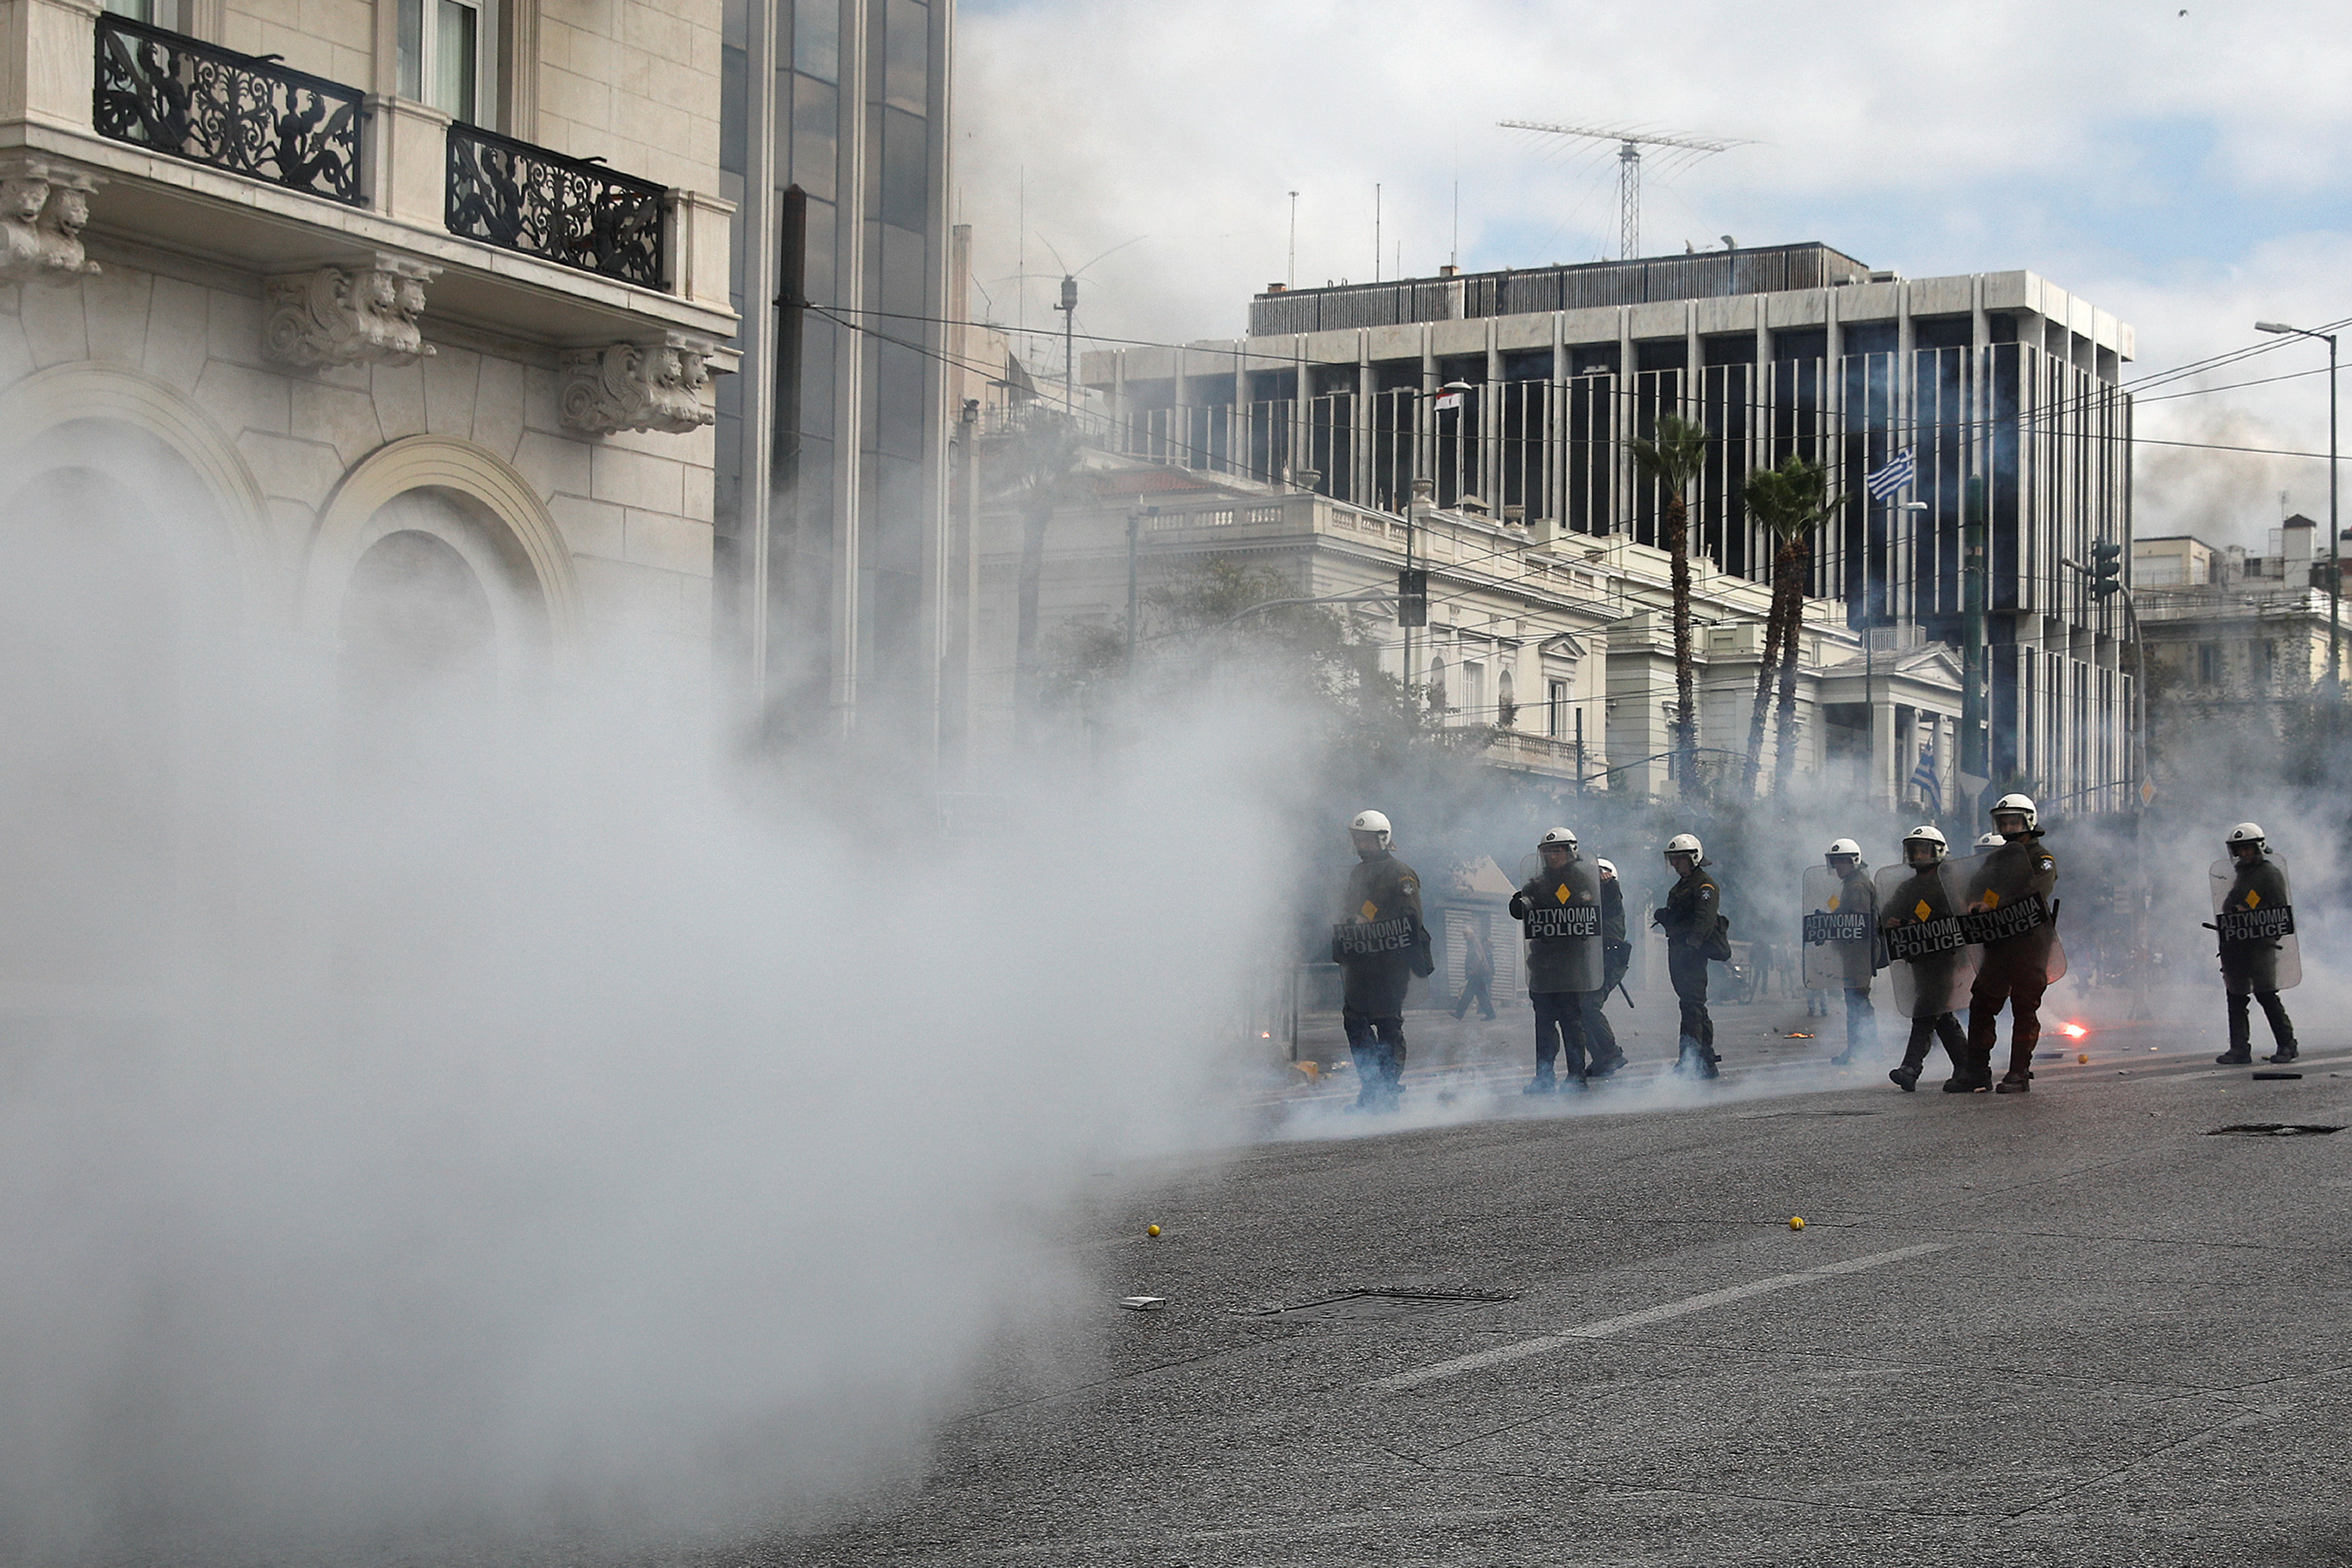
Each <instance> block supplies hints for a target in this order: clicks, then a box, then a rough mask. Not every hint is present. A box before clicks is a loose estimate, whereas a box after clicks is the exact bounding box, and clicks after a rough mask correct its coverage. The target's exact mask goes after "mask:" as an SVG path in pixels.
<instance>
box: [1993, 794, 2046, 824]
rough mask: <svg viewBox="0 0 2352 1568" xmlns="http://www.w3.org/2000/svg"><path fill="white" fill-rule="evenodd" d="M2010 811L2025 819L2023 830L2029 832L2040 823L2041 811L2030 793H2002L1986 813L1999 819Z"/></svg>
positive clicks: (2009, 813)
mask: <svg viewBox="0 0 2352 1568" xmlns="http://www.w3.org/2000/svg"><path fill="white" fill-rule="evenodd" d="M2012 813H2014V814H2015V815H2017V816H2021V817H2023V818H2024V819H2025V831H2027V832H2029V833H2030V832H2032V831H2033V830H2034V829H2036V828H2038V827H2040V826H2041V825H2042V812H2041V810H2040V809H2039V808H2037V807H2036V806H2035V805H2034V804H2033V797H2032V796H2031V795H2017V794H2009V795H2003V796H2002V797H2001V798H2000V800H1995V801H1994V802H1993V803H1992V810H1990V811H1989V812H1987V813H1986V815H1988V816H1990V817H1991V818H1992V819H1993V820H1994V821H2000V819H2001V818H2002V817H2004V816H2008V815H2011V814H2012Z"/></svg>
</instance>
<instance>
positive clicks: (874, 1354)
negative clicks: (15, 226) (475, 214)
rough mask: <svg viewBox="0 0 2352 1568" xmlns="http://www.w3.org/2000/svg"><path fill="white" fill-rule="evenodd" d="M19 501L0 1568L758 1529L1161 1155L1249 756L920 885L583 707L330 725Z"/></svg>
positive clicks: (1262, 794) (814, 824)
mask: <svg viewBox="0 0 2352 1568" xmlns="http://www.w3.org/2000/svg"><path fill="white" fill-rule="evenodd" d="M76 483H79V484H80V486H81V488H80V489H79V490H77V489H76V487H75V483H68V484H67V485H66V486H65V487H64V490H62V491H59V490H55V489H54V488H53V491H52V492H50V493H45V495H44V497H43V500H42V504H40V505H29V504H28V505H26V506H23V507H18V508H16V510H15V511H14V512H13V513H12V516H11V517H10V518H9V519H8V520H7V522H6V524H5V532H0V546H4V547H5V551H6V558H5V559H6V569H5V571H0V596H5V604H0V637H5V640H6V643H7V647H6V653H7V655H8V656H7V657H6V658H5V661H0V666H4V667H0V691H4V692H5V712H6V714H7V716H8V717H7V722H6V723H5V725H0V810H5V813H6V822H5V831H0V853H5V856H6V857H7V862H6V868H5V870H6V885H7V886H8V888H9V890H10V894H11V896H10V898H9V900H8V901H7V908H8V913H7V920H8V927H7V950H6V952H5V955H0V962H5V966H6V970H7V973H6V980H7V986H8V994H9V997H10V1005H9V1012H10V1034H9V1037H8V1038H7V1040H5V1043H0V1117H5V1127H4V1128H0V1190H5V1192H6V1193H7V1195H8V1197H7V1200H6V1202H5V1207H0V1323H5V1330H6V1333H5V1340H0V1408H5V1410H6V1411H7V1412H8V1415H7V1418H6V1420H5V1422H0V1557H5V1559H6V1560H7V1561H10V1562H15V1563H43V1562H51V1561H57V1562H94V1561H121V1560H168V1561H172V1562H174V1563H205V1562H210V1561H215V1560H222V1561H226V1560H235V1561H236V1562H239V1563H248V1562H265V1561H267V1562H276V1561H295V1560H304V1561H318V1560H321V1554H323V1555H324V1556H327V1557H331V1558H332V1560H335V1561H340V1562H363V1561H371V1560H376V1559H377V1558H378V1557H379V1556H380V1557H381V1558H382V1559H383V1560H386V1561H392V1560H398V1561H411V1560H414V1558H413V1555H412V1554H413V1552H415V1550H417V1549H419V1546H420V1543H421V1542H435V1541H440V1542H457V1543H458V1544H457V1546H455V1547H452V1548H450V1550H451V1551H452V1552H453V1553H455V1554H459V1555H462V1554H463V1552H464V1551H465V1550H467V1549H468V1548H469V1547H470V1546H471V1545H478V1544H480V1543H484V1542H519V1541H522V1540H525V1539H539V1540H550V1539H554V1540H566V1541H574V1542H582V1543H584V1545H585V1547H586V1548H589V1549H593V1548H594V1547H596V1546H598V1545H600V1544H604V1545H610V1544H614V1543H620V1544H628V1543H633V1542H645V1541H648V1540H656V1539H682V1538H684V1537H686V1536H688V1535H689V1534H691V1533H692V1532H693V1531H698V1530H703V1531H709V1530H716V1531H742V1530H750V1529H754V1528H759V1527H762V1526H766V1525H772V1524H775V1523H779V1522H782V1523H785V1524H789V1523H791V1522H793V1521H798V1520H804V1519H806V1518H808V1517H812V1516H813V1513H812V1511H814V1510H818V1509H820V1508H821V1507H822V1505H823V1504H824V1501H825V1500H827V1499H829V1498H832V1497H835V1496H836V1495H838V1494H839V1493H840V1492H841V1491H843V1490H845V1489H850V1488H854V1487H855V1486H856V1485H857V1484H859V1483H861V1482H863V1481H866V1480H869V1479H871V1478H872V1477H873V1476H874V1475H875V1474H877V1473H878V1472H880V1471H883V1470H895V1469H903V1468H904V1467H906V1466H907V1465H908V1464H911V1463H919V1459H920V1456H921V1451H922V1446H923V1443H924V1441H925V1439H926V1437H927V1436H928V1434H929V1432H930V1430H931V1429H932V1428H933V1427H934V1425H935V1423H936V1422H937V1420H938V1419H939V1418H940V1416H942V1414H943V1413H944V1412H945V1411H946V1410H948V1409H949V1407H950V1406H951V1405H952V1404H953V1403H954V1401H955V1400H956V1399H957V1398H958V1397H959V1396H960V1395H961V1392H962V1390H963V1389H964V1387H965V1386H966V1385H967V1383H968V1380H969V1378H970V1376H971V1373H972V1370H973V1368H974V1366H975V1364H976V1363H977V1362H978V1361H979V1359H980V1358H982V1356H983V1355H984V1354H990V1353H991V1352H992V1350H994V1349H999V1348H1002V1346H1003V1344H1005V1343H1008V1342H1009V1341H1018V1340H1019V1339H1020V1337H1021V1329H1020V1326H1019V1325H1021V1324H1022V1323H1024V1322H1029V1323H1033V1324H1034V1323H1037V1322H1051V1321H1052V1320H1055V1319H1056V1318H1058V1317H1059V1316H1061V1315H1064V1314H1066V1312H1068V1311H1069V1310H1071V1307H1072V1304H1073V1302H1074V1301H1078V1300H1081V1299H1085V1300H1091V1291H1090V1289H1089V1285H1088V1281H1086V1280H1085V1279H1084V1278H1083V1277H1082V1276H1081V1275H1079V1274H1078V1273H1077V1272H1076V1271H1074V1270H1073V1269H1072V1268H1071V1267H1070V1266H1068V1265H1066V1264H1065V1263H1063V1262H1059V1261H1057V1260H1056V1254H1055V1252H1054V1251H1053V1250H1052V1249H1051V1248H1050V1247H1049V1246H1048V1245H1047V1241H1048V1232H1049V1231H1050V1230H1052V1229H1053V1228H1055V1226H1057V1225H1059V1224H1062V1223H1066V1219H1067V1215H1068V1212H1069V1209H1070V1207H1071V1205H1072V1203H1073V1201H1074V1200H1075V1199H1076V1198H1077V1197H1079V1196H1080V1195H1081V1194H1083V1195H1084V1196H1086V1197H1087V1198H1088V1199H1090V1200H1099V1199H1100V1198H1102V1197H1105V1196H1107V1195H1108V1194H1110V1193H1113V1192H1115V1186H1114V1185H1113V1184H1115V1182H1116V1181H1117V1179H1118V1176H1117V1175H1116V1172H1115V1171H1114V1174H1113V1175H1111V1176H1103V1175H1102V1174H1100V1173H1101V1172H1102V1170H1103V1169H1104V1168H1106V1167H1115V1166H1117V1165H1118V1162H1120V1161H1122V1160H1126V1159H1130V1158H1132V1157H1134V1156H1137V1155H1148V1154H1151V1153H1154V1152H1165V1151H1168V1150H1171V1149H1178V1148H1188V1147H1192V1146H1194V1145H1197V1143H1198V1142H1199V1141H1200V1140H1201V1139H1202V1138H1203V1137H1206V1136H1210V1135H1213V1133H1214V1129H1213V1127H1212V1126H1211V1125H1210V1124H1208V1123H1206V1122H1205V1121H1203V1120H1202V1118H1201V1116H1200V1114H1199V1113H1198V1110H1197V1107H1198V1106H1199V1105H1200V1104H1201V1103H1202V1095H1201V1093H1200V1091H1201V1089H1202V1084H1203V1083H1204V1082H1205V1081H1206V1080H1207V1079H1208V1078H1210V1077H1211V1076H1212V1075H1213V1073H1214V1072H1215V1071H1217V1070H1218V1066H1219V1063H1220V1061H1221V1052H1222V1051H1225V1050H1226V1049H1228V1048H1229V1046H1230V1044H1231V1041H1232V1038H1233V1036H1234V1032H1235V1030H1234V1027H1233V1025H1232V1020H1231V1019H1230V1018H1229V1016H1228V1013H1229V1010H1230V1009H1229V1002H1230V998H1233V997H1234V996H1235V995H1237V994H1240V993H1241V992H1242V991H1243V990H1244V979H1245V977H1246V976H1247V974H1248V973H1249V972H1250V970H1251V966H1252V964H1253V963H1254V962H1255V958H1256V956H1258V955H1259V954H1260V953H1261V952H1262V951H1263V950H1264V947H1265V940H1266V936H1267V933H1268V930H1269V919H1270V913H1271V911H1272V909H1273V907H1274V904H1275V903H1276V897H1277V895H1278V894H1282V893H1284V892H1286V883H1288V882H1289V880H1290V879H1291V878H1292V877H1293V875H1294V874H1295V873H1296V870H1297V868H1296V865H1295V862H1294V861H1293V860H1292V858H1291V855H1292V849H1293V845H1292V844H1291V842H1290V841H1289V837H1288V835H1287V834H1286V833H1284V832H1283V831H1281V823H1282V821H1283V819H1284V816H1285V812H1286V800H1288V799H1289V797H1290V795H1291V793H1292V791H1293V790H1294V789H1295V786H1293V785H1292V784H1290V783H1288V782H1286V779H1288V778H1289V777H1290V776H1291V775H1290V774H1289V773H1288V771H1287V770H1283V771H1276V770H1274V769H1270V768H1269V769H1261V768H1260V759H1261V758H1265V757H1268V756H1278V755H1279V754H1280V747H1278V746H1277V745H1276V744H1274V743H1273V742H1272V740H1271V739H1269V738H1267V737H1274V736H1278V735H1279V734H1280V733H1281V731H1282V727H1283V717H1282V716H1281V715H1280V714H1279V713H1277V712H1266V713H1262V714H1261V713H1257V712H1255V711H1252V712H1235V711H1226V712H1223V713H1220V714H1219V715H1217V716H1215V722H1213V723H1209V722H1206V721H1205V719H1204V718H1202V719H1200V720H1198V721H1196V720H1195V719H1192V718H1188V717H1186V716H1184V715H1182V714H1171V715H1170V716H1167V720H1166V722H1164V723H1163V724H1161V725H1160V726H1159V727H1156V729H1155V730H1154V732H1153V733H1152V734H1151V735H1150V736H1149V737H1145V738H1143V739H1142V740H1140V741H1139V743H1138V745H1137V746H1136V747H1135V748H1134V749H1133V750H1132V751H1131V752H1130V753H1129V755H1128V756H1127V757H1126V758H1123V760H1122V761H1121V762H1120V763H1119V764H1118V765H1116V766H1114V767H1111V768H1107V769H1104V770H1098V771H1097V772H1094V773H1090V774H1088V773H1081V774H1078V775H1077V776H1075V777H1041V778H1036V779H1030V780H1028V781H1027V782H1026V784H1025V786H1024V788H1023V789H1021V790H1020V791H1019V792H1018V793H1017V794H1015V795H1014V796H1013V798H1011V799H1010V800H1009V801H1008V816H1007V820H1006V821H1004V822H1003V823H1002V824H1001V825H1000V826H999V827H997V828H996V829H995V830H993V831H991V832H989V833H987V834H984V835H981V836H979V837H977V838H973V837H970V836H955V837H951V836H947V835H944V834H942V833H941V832H940V831H937V829H936V826H935V824H934V820H933V818H932V817H931V816H930V814H929V813H930V811H931V809H932V808H931V803H930V801H929V797H928V795H927V794H926V793H925V791H926V790H927V789H928V788H929V785H928V781H924V782H923V783H922V784H921V785H920V787H909V786H908V784H907V782H906V781H907V780H908V779H909V778H910V777H911V775H910V774H909V773H908V770H907V769H905V768H901V767H898V766H896V759H894V758H882V759H879V760H878V761H875V762H872V763H868V764H854V763H851V762H848V761H846V760H844V759H842V758H835V759H833V760H831V761H828V762H826V763H824V764H823V765H822V766H819V767H814V768H811V769H810V770H809V771H807V772H804V773H793V772H792V771H789V770H785V771H777V770H774V769H772V768H757V767H751V766H747V765H744V764H742V763H741V762H740V761H739V760H736V759H730V758H725V757H722V756H721V755H719V753H720V750H721V749H722V746H723V743H720V744H714V742H713V740H712V735H713V733H714V729H715V728H716V727H713V726H711V725H709V723H708V722H707V718H708V716H707V715H706V714H705V713H703V712H702V711H700V710H699V709H698V708H697V707H695V706H693V705H691V704H683V703H681V702H680V701H679V699H678V698H677V695H676V694H675V693H673V692H667V691H664V690H661V689H659V688H657V687H655V688H648V687H646V686H645V685H643V684H641V683H633V682H631V681H630V680H627V679H625V678H617V677H616V678H612V679H606V678H604V677H602V676H599V675H592V674H583V675H581V676H579V677H578V678H575V679H572V680H568V681H565V682H562V683H561V684H560V685H558V687H557V689H556V690H555V692H554V693H553V695H550V696H547V697H545V698H543V699H541V700H534V701H531V702H530V703H527V704H525V703H518V704H510V705H503V706H501V705H497V704H493V705H491V706H489V707H488V708H485V707H483V706H479V705H478V704H475V703H474V702H472V700H471V699H470V698H467V697H466V696H465V695H462V694H457V695H452V694H450V693H448V692H446V691H445V692H439V693H436V695H432V696H430V697H425V698H419V699H417V700H415V701H414V702H410V703H405V704H390V705H386V704H383V703H381V702H379V703H378V704H377V705H376V706H373V707H370V706H367V704H366V702H364V701H362V700H361V699H360V698H358V697H355V696H354V695H353V693H354V677H353V672H352V670H350V669H349V668H345V669H343V670H341V671H340V672H339V671H338V670H337V669H336V668H335V659H336V654H335V653H334V651H333V650H332V649H331V648H330V649H328V650H326V651H324V652H321V651H320V648H319V647H317V646H315V645H295V644H291V643H286V642H283V641H278V640H273V639H272V638H271V637H270V636H269V635H268V634H265V633H262V632H257V631H256V630H255V629H254V627H253V624H252V620H251V616H252V613H253V612H252V611H251V610H250V608H249V604H250V601H243V600H240V599H239V598H238V596H237V595H236V592H235V591H233V590H232V589H231V588H230V587H229V586H228V585H226V584H225V583H220V582H215V581H208V580H205V578H204V577H203V575H202V573H201V572H200V571H198V570H196V569H195V566H194V557H193V556H191V555H184V554H183V555H174V554H173V553H171V551H170V550H169V549H167V548H165V547H166V544H167V543H168V541H169V540H170V539H172V538H173V537H174V536H175V532H176V531H179V530H175V529H174V528H173V527H171V526H168V519H169V518H170V517H171V508H172V507H173V504H174V502H175V498H174V497H172V496H170V495H169V494H168V493H166V492H163V491H161V490H159V489H158V488H157V487H156V486H155V485H154V484H153V483H152V481H151V480H148V479H146V478H144V477H142V476H140V475H138V474H136V473H126V472H121V471H118V472H115V473H113V474H111V475H109V476H99V475H95V474H90V473H84V474H82V475H81V476H80V479H79V481H78V482H76ZM67 492H72V493H67ZM100 492H103V494H99V493H100ZM12 493H15V492H13V491H12ZM93 496H95V497H96V498H97V499H98V500H99V501H101V502H104V503H105V504H104V505H98V506H93V505H91V504H90V503H91V502H92V498H93ZM109 507H111V508H112V510H111V512H110V511H109ZM159 541H160V542H159ZM240 605H243V606H246V607H245V608H238V606H240ZM349 641H350V639H349V638H346V639H345V642H346V644H347V646H346V648H345V650H344V652H345V653H346V654H348V652H349V648H348V643H349ZM617 662H618V663H619V664H627V663H628V662H629V661H627V660H625V659H624V660H620V661H617ZM364 684H365V683H364V682H361V683H359V685H362V686H363V685H364ZM379 695H380V694H379ZM362 713H365V714H367V715H369V718H368V720H367V722H366V723H364V724H362V723H359V722H358V721H357V720H356V719H355V715H358V714H362Z"/></svg>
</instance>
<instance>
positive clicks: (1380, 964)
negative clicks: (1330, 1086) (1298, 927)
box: [1331, 811, 1436, 1108]
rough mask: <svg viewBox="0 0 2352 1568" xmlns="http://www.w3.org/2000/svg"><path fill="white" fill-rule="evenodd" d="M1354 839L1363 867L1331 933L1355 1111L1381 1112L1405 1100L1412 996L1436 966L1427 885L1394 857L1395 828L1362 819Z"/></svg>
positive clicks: (1367, 814)
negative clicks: (1424, 906) (1341, 981)
mask: <svg viewBox="0 0 2352 1568" xmlns="http://www.w3.org/2000/svg"><path fill="white" fill-rule="evenodd" d="M1348 836H1349V841H1351V842H1352V843H1353V844H1354V845H1355V850H1356V864H1355V865H1354V866H1353V867H1352V868H1351V869H1350V870H1349V873H1348V891H1347V892H1346V894H1343V895H1342V896H1341V898H1340V901H1339V922H1338V924H1336V925H1334V926H1333V927H1332V929H1331V961H1332V962H1333V963H1335V964H1338V965H1339V966H1340V967H1342V968H1344V969H1345V970H1346V971H1347V982H1348V983H1347V991H1346V994H1345V996H1344V998H1342V1001H1341V1004H1340V1013H1339V1019H1340V1023H1341V1026H1342V1027H1343V1028H1344V1029H1345V1030H1347V1034H1348V1054H1349V1056H1350V1057H1351V1058H1352V1059H1353V1060H1354V1062H1355V1068H1356V1079H1357V1082H1358V1083H1359V1084H1360V1089H1359V1090H1358V1092H1357V1095H1356V1103H1357V1104H1358V1105H1359V1106H1360V1107H1366V1108H1377V1107H1383V1106H1391V1105H1394V1104H1395V1103H1396V1101H1397V1097H1398V1095H1399V1094H1400V1093H1402V1081H1403V1078H1404V1058H1405V1041H1404V994H1405V989H1406V988H1407V987H1409V986H1410V985H1411V984H1412V977H1413V976H1415V975H1423V976H1425V975H1428V974H1430V973H1431V972H1432V971H1433V969H1434V968H1435V967H1436V966H1435V964H1434V963H1433V961H1432V959H1431V957H1430V945H1429V929H1428V927H1427V926H1425V925H1423V924H1422V921H1421V878H1419V877H1418V876H1415V875H1414V874H1413V871H1412V867H1411V866H1409V865H1407V864H1405V863H1404V862H1402V861H1401V860H1399V859H1397V858H1396V856H1395V855H1393V854H1391V852H1389V840H1390V830H1389V820H1388V819H1387V818H1386V817H1384V816H1382V815H1381V813H1379V812H1378V811H1359V812H1358V813H1356V816H1355V819H1354V820H1353V821H1350V822H1349V824H1348Z"/></svg>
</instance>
